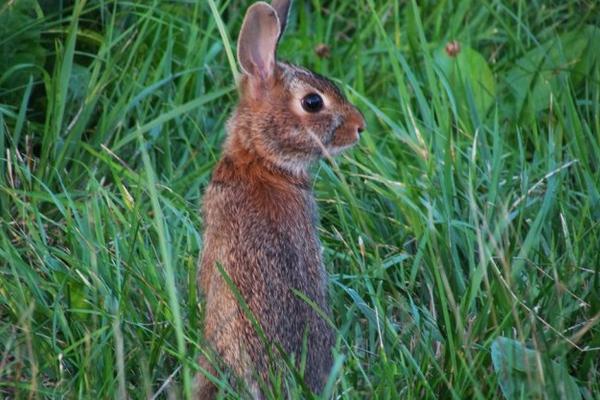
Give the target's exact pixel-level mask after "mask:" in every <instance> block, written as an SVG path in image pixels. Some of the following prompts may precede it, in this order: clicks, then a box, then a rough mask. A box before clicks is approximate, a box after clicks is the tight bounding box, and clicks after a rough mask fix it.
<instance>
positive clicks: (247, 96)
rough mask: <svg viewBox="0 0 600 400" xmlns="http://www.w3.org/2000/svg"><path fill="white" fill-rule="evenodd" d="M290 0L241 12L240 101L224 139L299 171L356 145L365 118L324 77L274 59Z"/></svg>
mask: <svg viewBox="0 0 600 400" xmlns="http://www.w3.org/2000/svg"><path fill="white" fill-rule="evenodd" d="M290 3H291V1H290V0H273V1H272V3H271V5H269V4H267V3H265V2H262V1H261V2H257V3H255V4H253V5H252V6H251V7H250V8H249V9H248V11H247V13H246V16H245V18H244V22H243V25H242V29H241V31H240V35H239V39H238V49H237V57H238V62H239V64H240V66H241V69H242V76H241V79H240V81H239V87H240V102H239V105H238V108H237V109H236V111H235V113H234V115H233V117H232V118H231V119H230V121H229V131H230V138H229V142H230V144H231V143H232V142H235V143H236V145H242V146H243V147H244V148H245V149H246V150H250V151H252V152H253V153H254V154H256V155H257V156H259V157H261V158H264V159H266V160H268V161H270V162H271V163H273V164H275V165H277V166H278V167H281V168H284V169H286V170H289V171H295V172H298V171H304V170H306V168H307V167H308V165H309V164H310V163H311V162H312V161H314V160H316V159H318V158H319V157H323V156H327V155H330V154H331V155H335V154H338V153H339V152H341V151H342V150H344V149H346V148H348V147H350V146H352V145H353V144H355V143H356V142H357V141H358V139H359V134H360V133H361V132H362V131H363V129H364V128H365V121H364V118H363V116H362V114H361V112H360V111H359V110H358V109H357V108H356V107H355V106H353V105H352V104H351V103H349V102H348V100H347V99H346V98H345V96H344V95H343V93H342V92H341V91H340V90H339V88H338V87H337V86H336V85H335V84H334V83H333V82H331V81H330V80H329V79H327V78H325V77H323V76H321V75H319V74H317V73H314V72H312V71H309V70H308V69H305V68H302V67H298V66H295V65H292V64H289V63H286V62H282V61H278V60H277V59H276V50H277V43H278V42H279V39H280V38H281V35H282V34H283V31H284V29H285V26H286V23H287V18H288V13H289V9H290ZM230 147H231V146H230Z"/></svg>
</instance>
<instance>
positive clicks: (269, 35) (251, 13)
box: [237, 1, 281, 81]
mask: <svg viewBox="0 0 600 400" xmlns="http://www.w3.org/2000/svg"><path fill="white" fill-rule="evenodd" d="M280 33H281V27H280V23H279V18H278V16H277V12H276V11H275V9H274V8H273V7H271V6H270V5H269V4H267V3H265V2H263V1H259V2H257V3H255V4H253V5H252V6H251V7H250V8H249V9H248V11H247V12H246V16H245V17H244V22H243V24H242V29H241V30H240V36H239V38H238V48H237V56H238V61H239V63H240V66H241V67H242V70H243V72H244V73H245V74H247V75H249V76H250V77H252V78H259V79H260V80H261V81H265V80H267V79H269V78H270V77H271V76H272V75H273V72H274V71H275V51H276V49H277V40H278V39H279V35H280Z"/></svg>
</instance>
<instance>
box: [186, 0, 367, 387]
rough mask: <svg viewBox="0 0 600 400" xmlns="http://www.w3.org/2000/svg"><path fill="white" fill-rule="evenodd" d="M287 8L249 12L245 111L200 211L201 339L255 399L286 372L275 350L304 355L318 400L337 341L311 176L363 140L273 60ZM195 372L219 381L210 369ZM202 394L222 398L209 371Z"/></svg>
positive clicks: (283, 3)
mask: <svg viewBox="0 0 600 400" xmlns="http://www.w3.org/2000/svg"><path fill="white" fill-rule="evenodd" d="M290 6H291V1H290V0H273V1H272V3H271V4H268V3H266V2H263V1H259V2H256V3H254V4H253V5H252V6H250V7H249V9H248V10H247V12H246V15H245V17H244V22H243V24H242V27H241V30H240V34H239V38H238V46H237V59H238V62H239V65H240V67H241V70H242V74H241V77H240V78H239V80H238V86H239V103H238V105H237V108H236V109H235V111H234V112H233V115H232V116H231V117H230V119H229V120H228V122H227V132H228V135H227V138H226V141H225V143H224V145H223V149H222V156H221V159H220V161H219V162H218V164H217V165H216V167H215V169H214V171H213V175H212V178H211V182H210V184H209V186H208V187H207V189H206V191H205V194H204V199H203V209H202V212H203V220H204V231H203V242H204V243H203V250H202V254H201V257H200V265H199V271H200V272H199V286H200V291H201V293H202V295H203V297H204V302H205V314H204V339H205V341H206V344H207V345H208V347H209V348H211V349H212V350H213V351H214V354H216V356H217V357H216V358H217V359H220V360H221V362H222V363H223V365H224V366H225V367H226V369H227V370H228V371H230V372H231V373H232V374H233V376H234V377H235V378H236V379H237V381H238V382H242V383H243V386H245V387H246V388H247V390H249V392H250V395H251V397H253V398H258V399H260V398H263V397H264V392H263V390H265V388H268V387H269V386H268V385H269V384H268V382H269V370H271V371H272V370H273V369H275V371H279V372H281V371H282V370H281V368H282V367H283V364H282V362H281V359H282V358H281V352H280V351H279V350H283V353H284V354H286V355H288V356H290V358H289V359H292V360H296V361H295V362H296V364H297V365H298V360H300V359H301V357H302V356H303V354H302V352H303V348H305V349H306V350H305V351H306V353H305V357H306V364H305V369H304V375H303V379H304V382H305V383H306V385H307V387H308V388H309V389H310V390H312V391H313V392H315V393H320V392H321V391H322V389H323V387H324V385H325V382H326V380H327V377H328V374H329V372H330V369H331V367H332V362H333V356H332V348H333V346H334V341H335V335H334V330H333V328H332V327H331V326H330V322H328V321H327V319H329V317H330V315H331V311H330V306H329V304H328V301H327V275H326V271H325V268H324V265H323V261H322V256H321V245H320V242H319V238H318V236H317V230H316V227H317V223H318V221H317V207H316V203H315V199H314V195H313V193H312V190H311V185H312V183H311V176H310V171H309V169H310V166H311V164H313V163H314V162H315V161H317V160H318V159H320V158H322V157H328V156H331V155H336V154H338V153H340V152H341V151H342V150H344V149H346V148H349V147H351V146H352V145H354V144H355V143H356V142H357V141H358V140H359V135H360V133H361V132H362V131H363V130H364V129H365V120H364V117H363V115H362V113H361V112H360V111H359V110H358V109H357V108H356V107H355V106H354V105H352V104H351V103H349V102H348V100H347V99H346V98H345V97H344V95H343V94H342V92H341V91H340V90H339V89H338V88H337V87H336V85H335V84H334V83H332V82H331V81H330V80H328V79H326V78H324V77H322V76H320V75H318V74H316V73H314V72H311V71H309V70H308V69H305V68H302V67H299V66H295V65H292V64H290V63H287V62H283V61H278V60H277V59H276V49H277V44H278V42H279V40H280V38H281V35H282V33H283V32H284V29H285V26H286V23H287V19H288V13H289V10H290ZM236 293H237V294H236ZM299 294H301V295H299ZM239 296H241V299H243V303H245V306H244V304H240V301H238V299H239ZM302 297H305V298H302ZM307 299H308V300H310V301H307ZM309 303H313V304H309ZM245 307H247V308H245ZM317 310H318V311H317ZM248 311H250V312H251V313H250V314H249V313H248ZM324 316H325V317H324ZM257 325H259V327H257ZM278 359H279V360H278ZM200 365H201V367H202V368H203V369H204V370H205V371H208V372H209V373H211V374H213V375H217V374H216V372H215V369H214V368H213V366H212V365H213V364H212V363H211V362H209V361H208V359H207V358H205V357H201V358H200ZM196 385H197V387H196V398H200V399H211V398H214V397H215V396H216V394H217V388H216V387H215V386H214V385H213V384H212V383H211V382H210V380H209V379H207V377H206V375H205V374H204V373H202V372H201V373H199V375H198V377H197V380H196ZM265 385H266V386H265Z"/></svg>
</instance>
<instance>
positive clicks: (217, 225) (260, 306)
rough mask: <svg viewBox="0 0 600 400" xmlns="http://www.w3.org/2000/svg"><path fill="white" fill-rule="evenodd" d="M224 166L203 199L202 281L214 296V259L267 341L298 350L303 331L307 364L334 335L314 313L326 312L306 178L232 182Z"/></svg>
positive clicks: (323, 278) (251, 178) (264, 177)
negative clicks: (306, 346) (306, 339)
mask: <svg viewBox="0 0 600 400" xmlns="http://www.w3.org/2000/svg"><path fill="white" fill-rule="evenodd" d="M227 164H228V162H227V160H224V161H223V162H222V165H221V166H220V167H218V168H217V170H216V172H215V176H214V177H213V182H212V183H211V186H210V187H209V189H208V191H207V193H206V196H205V200H204V204H205V207H204V211H205V212H204V216H205V235H204V239H205V243H204V245H205V248H204V254H203V258H202V266H201V286H203V290H204V292H205V293H208V295H209V296H210V295H211V293H214V286H215V283H216V282H220V281H221V277H220V276H217V275H218V274H219V272H218V270H217V269H216V268H215V264H216V263H219V264H220V265H222V266H223V269H224V271H225V272H226V273H227V274H228V275H229V276H230V277H231V280H232V282H233V283H234V284H235V285H236V287H237V288H238V290H239V292H240V294H241V295H242V297H243V299H244V301H245V302H246V303H247V304H248V306H249V308H250V310H251V311H252V313H253V314H254V316H255V317H256V318H257V319H258V321H259V322H260V323H261V326H262V329H264V331H265V334H266V336H267V338H268V339H269V340H270V341H272V342H277V343H278V344H280V345H281V346H282V347H283V348H284V350H286V351H287V352H288V353H296V354H298V353H299V350H300V349H301V348H302V342H303V338H304V337H305V335H308V336H307V338H308V344H309V354H308V359H309V361H310V359H311V358H313V357H315V356H316V355H311V353H312V352H315V351H317V349H318V348H319V346H320V345H321V344H325V343H331V342H332V337H333V333H332V332H331V329H330V328H329V327H328V325H327V324H326V322H325V321H324V320H323V319H322V317H321V316H320V315H319V312H317V311H315V307H316V308H318V309H320V312H322V313H324V314H325V315H329V314H330V311H329V306H328V304H327V278H326V272H325V269H324V267H323V263H322V259H321V246H320V242H319V239H318V236H317V232H316V225H317V209H316V204H315V200H314V197H313V194H312V191H311V190H310V185H309V182H308V180H306V181H301V182H300V181H298V182H294V181H289V180H287V179H285V178H280V177H277V176H276V175H271V174H264V173H263V174H260V175H258V176H255V175H252V176H246V177H244V178H243V179H235V177H234V176H231V175H228V173H227V172H228V171H227V169H228V167H229V168H231V166H228V165H227ZM250 172H251V171H249V170H245V171H243V172H242V173H244V174H245V173H250ZM237 173H240V171H239V170H238V171H237ZM236 176H237V175H236ZM211 286H213V287H212V288H211ZM218 286H219V287H221V290H222V287H223V286H222V284H218ZM211 289H212V290H211ZM310 303H313V304H312V305H311V304H310ZM207 311H208V310H207ZM249 335H252V333H249ZM311 350H312V352H311Z"/></svg>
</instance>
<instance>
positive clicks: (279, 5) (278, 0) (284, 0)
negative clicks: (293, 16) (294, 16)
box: [271, 0, 292, 38]
mask: <svg viewBox="0 0 600 400" xmlns="http://www.w3.org/2000/svg"><path fill="white" fill-rule="evenodd" d="M291 6H292V0H272V1H271V7H273V8H274V9H275V11H277V16H278V17H279V24H280V25H281V31H280V32H279V37H280V38H281V35H283V32H284V31H285V26H286V25H287V21H288V17H289V14H290V8H291Z"/></svg>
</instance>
